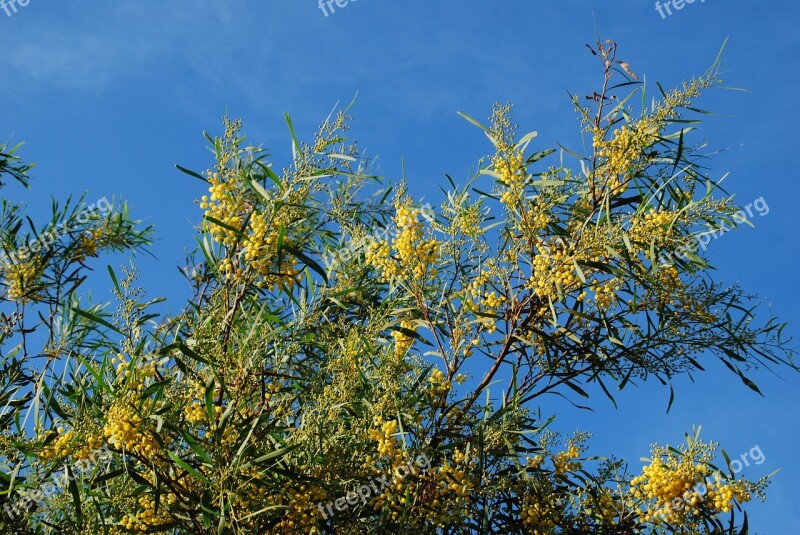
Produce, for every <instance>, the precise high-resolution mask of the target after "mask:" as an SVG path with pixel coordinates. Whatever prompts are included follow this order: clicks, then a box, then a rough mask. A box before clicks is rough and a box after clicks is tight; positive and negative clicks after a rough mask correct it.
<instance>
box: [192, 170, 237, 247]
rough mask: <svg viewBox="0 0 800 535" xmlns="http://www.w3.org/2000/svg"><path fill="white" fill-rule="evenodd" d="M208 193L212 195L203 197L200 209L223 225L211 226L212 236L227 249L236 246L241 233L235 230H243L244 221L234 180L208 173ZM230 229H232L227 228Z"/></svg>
mask: <svg viewBox="0 0 800 535" xmlns="http://www.w3.org/2000/svg"><path fill="white" fill-rule="evenodd" d="M206 175H207V179H208V183H209V184H210V186H209V188H208V192H209V193H210V194H211V195H210V196H208V195H203V197H202V198H201V199H200V208H201V209H203V210H205V216H206V217H213V218H214V219H216V220H217V221H219V222H220V223H223V224H224V225H225V227H223V226H221V225H211V227H210V233H211V236H212V237H213V238H214V239H215V240H216V241H218V242H219V243H221V244H222V245H224V246H226V247H232V246H234V245H235V244H236V241H237V239H238V236H239V233H238V232H236V231H235V230H233V229H237V230H238V229H241V227H242V223H243V219H242V215H241V209H242V207H241V205H240V203H239V201H238V200H237V196H236V193H237V187H236V182H235V181H234V180H233V179H227V180H226V177H225V176H224V174H223V175H220V174H219V173H216V172H212V171H207V172H206ZM226 227H230V228H226Z"/></svg>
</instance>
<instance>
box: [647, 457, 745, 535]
mask: <svg viewBox="0 0 800 535" xmlns="http://www.w3.org/2000/svg"><path fill="white" fill-rule="evenodd" d="M713 451H714V447H713V445H710V444H697V445H696V447H695V449H694V450H690V451H689V452H684V453H683V454H681V455H679V454H676V453H674V452H672V451H671V450H668V449H666V448H655V449H654V451H653V452H654V454H655V456H654V458H653V460H652V462H651V464H650V465H648V466H645V467H644V468H643V470H642V475H640V476H637V477H635V478H634V479H633V480H632V481H631V493H632V495H633V496H634V497H636V498H639V499H641V500H643V502H644V507H645V510H644V512H643V514H642V515H641V516H642V520H643V521H651V522H661V521H664V522H667V523H670V524H678V525H683V524H685V523H686V522H687V517H689V516H690V515H692V514H694V515H697V514H699V513H700V507H703V506H704V507H705V508H707V509H709V510H710V511H711V512H712V513H718V512H722V513H727V512H730V510H731V508H732V507H733V504H734V503H736V502H738V503H744V502H747V501H750V499H751V496H750V492H749V491H748V487H747V486H746V485H745V483H743V482H740V481H730V482H728V481H719V479H717V480H716V481H710V480H708V478H709V476H710V475H711V470H710V469H709V468H708V465H707V462H709V461H710V460H711V459H712V458H713Z"/></svg>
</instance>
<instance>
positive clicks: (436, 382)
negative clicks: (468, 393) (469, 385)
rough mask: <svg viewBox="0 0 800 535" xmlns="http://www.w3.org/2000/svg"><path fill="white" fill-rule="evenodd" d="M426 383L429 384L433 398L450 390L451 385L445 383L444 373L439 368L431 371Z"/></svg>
mask: <svg viewBox="0 0 800 535" xmlns="http://www.w3.org/2000/svg"><path fill="white" fill-rule="evenodd" d="M428 382H429V383H430V384H431V385H430V392H431V394H433V395H434V396H440V395H442V394H446V393H448V392H449V391H450V389H451V388H452V385H451V384H450V382H448V381H447V377H445V375H444V372H443V371H442V370H440V369H439V368H434V369H433V371H432V372H431V375H430V377H428Z"/></svg>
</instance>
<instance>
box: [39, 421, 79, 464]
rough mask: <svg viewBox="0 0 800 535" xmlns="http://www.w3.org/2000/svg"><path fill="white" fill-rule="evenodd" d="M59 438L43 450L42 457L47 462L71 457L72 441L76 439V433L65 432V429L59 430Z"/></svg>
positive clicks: (71, 431) (60, 428) (72, 431)
mask: <svg viewBox="0 0 800 535" xmlns="http://www.w3.org/2000/svg"><path fill="white" fill-rule="evenodd" d="M57 432H58V438H55V439H54V440H53V441H52V442H51V443H50V444H48V445H47V446H45V447H44V448H42V451H41V453H40V456H41V458H42V459H44V460H46V461H51V460H54V459H59V458H64V457H69V456H70V455H71V454H72V441H73V440H74V439H75V436H76V435H75V431H74V430H72V429H70V430H69V431H65V430H64V428H63V427H59V428H58V429H57Z"/></svg>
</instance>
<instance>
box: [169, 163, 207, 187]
mask: <svg viewBox="0 0 800 535" xmlns="http://www.w3.org/2000/svg"><path fill="white" fill-rule="evenodd" d="M175 167H177V168H178V170H179V171H181V172H183V173H186V174H187V175H189V176H191V177H194V178H199V179H200V180H202V181H203V182H205V183H206V184H208V179H207V178H206V177H204V176H203V175H200V174H198V173H195V172H194V171H192V170H191V169H186V168H185V167H181V166H180V165H178V164H175Z"/></svg>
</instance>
